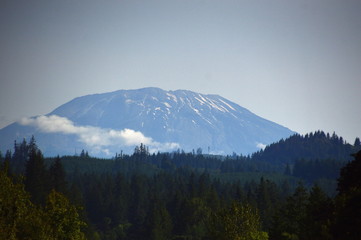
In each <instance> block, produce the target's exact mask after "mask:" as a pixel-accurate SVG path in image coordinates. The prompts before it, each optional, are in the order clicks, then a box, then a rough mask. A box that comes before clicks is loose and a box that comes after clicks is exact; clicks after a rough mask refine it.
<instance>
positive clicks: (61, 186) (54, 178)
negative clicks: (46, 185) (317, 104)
mask: <svg viewBox="0 0 361 240" xmlns="http://www.w3.org/2000/svg"><path fill="white" fill-rule="evenodd" d="M49 173H50V179H51V186H50V188H52V189H54V190H55V191H57V192H61V193H66V192H67V183H66V180H65V170H64V167H63V165H62V163H61V159H60V157H59V156H58V157H57V158H55V160H54V162H53V164H52V165H51V166H50V168H49Z"/></svg>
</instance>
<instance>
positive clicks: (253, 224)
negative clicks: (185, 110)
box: [0, 132, 361, 240]
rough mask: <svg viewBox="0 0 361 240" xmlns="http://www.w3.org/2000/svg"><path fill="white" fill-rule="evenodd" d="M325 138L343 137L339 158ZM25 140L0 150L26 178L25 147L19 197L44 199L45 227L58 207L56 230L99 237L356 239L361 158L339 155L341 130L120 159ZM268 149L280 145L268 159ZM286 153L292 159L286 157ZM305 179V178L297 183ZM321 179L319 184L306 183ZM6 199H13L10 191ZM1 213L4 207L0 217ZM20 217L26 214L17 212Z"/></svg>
mask: <svg viewBox="0 0 361 240" xmlns="http://www.w3.org/2000/svg"><path fill="white" fill-rule="evenodd" d="M305 139H308V141H311V142H312V143H313V144H315V145H314V146H313V147H312V149H308V150H307V151H308V155H307V156H305V154H304V155H302V154H301V156H299V157H295V158H294V156H295V153H292V152H290V151H291V150H290V149H291V148H288V147H285V146H291V145H290V144H291V143H292V144H294V146H300V145H299V144H300V142H303V147H304V148H309V147H310V146H309V144H308V143H307V141H306V142H304V141H305ZM324 145H326V146H329V145H331V146H338V147H337V148H339V149H338V150H337V151H334V153H337V154H336V155H332V153H322V154H324V155H325V156H333V157H329V158H318V157H319V156H321V155H322V154H321V152H322V151H328V150H327V149H328V148H327V147H324ZM341 145H342V146H343V147H341ZM20 146H21V145H17V144H16V148H17V150H16V151H17V153H16V154H13V155H11V153H10V152H8V153H7V154H6V155H5V157H3V156H1V155H0V162H1V169H2V171H3V173H7V174H8V175H9V176H10V177H12V179H13V181H14V182H19V183H20V184H21V179H22V178H21V177H18V175H17V174H19V173H20V171H18V170H17V172H15V173H13V172H12V171H10V172H9V171H8V169H10V170H12V169H17V168H15V167H14V166H16V164H18V163H19V162H20V161H18V162H17V161H14V159H20V157H19V156H21V155H22V154H21V153H22V152H26V153H27V155H26V156H23V159H25V160H26V161H25V162H24V164H25V163H26V164H25V168H24V169H25V171H24V172H25V176H24V183H25V189H26V190H27V191H28V192H25V191H24V192H21V191H20V190H19V189H18V190H16V191H17V192H14V194H15V198H19V199H28V200H24V201H25V205H26V206H27V207H25V208H24V209H25V210H24V211H29V210H26V209H28V208H29V207H30V208H35V209H37V208H38V206H40V205H42V206H43V208H42V209H45V211H46V212H47V215H36V214H44V212H43V213H41V211H40V212H39V211H38V210H36V211H35V212H29V213H28V214H29V216H34V218H32V219H33V220H31V221H32V223H33V225H34V226H35V224H37V225H39V226H42V223H41V221H42V220H41V218H42V217H43V218H44V219H47V218H48V216H50V215H51V216H53V217H54V216H58V217H59V219H61V220H60V221H59V222H58V223H59V224H54V223H51V224H48V225H46V227H47V229H48V230H49V229H52V230H51V231H53V233H52V236H56V237H57V238H64V239H67V237H66V236H70V235H69V234H71V235H72V236H78V237H79V238H80V239H81V238H82V237H84V236H85V237H86V238H88V239H97V240H98V239H114V240H115V239H129V240H132V239H268V236H269V239H277V240H282V239H298V240H306V239H316V240H328V239H330V240H331V239H334V240H338V239H344V238H343V237H344V236H347V239H358V238H357V236H359V235H357V234H361V233H360V232H359V229H360V228H361V227H360V222H359V219H361V213H360V211H358V210H359V209H361V206H360V202H361V197H360V196H361V194H360V192H361V190H360V189H361V187H360V185H361V182H360V181H359V177H358V176H360V174H361V170H360V169H361V168H360V166H359V165H360V164H359V162H360V160H359V157H358V155H356V159H355V161H352V162H350V163H349V164H347V165H346V166H345V167H344V168H342V166H343V164H344V163H345V160H346V158H344V159H341V158H339V157H340V156H341V155H342V154H343V153H346V152H348V151H349V150H350V149H353V148H354V147H355V146H351V145H350V146H351V148H349V147H350V146H349V145H347V144H345V143H344V141H343V140H342V139H340V138H338V137H336V136H332V137H330V136H327V135H324V134H323V133H322V132H317V133H315V134H311V135H307V136H305V137H301V136H298V135H296V136H294V137H291V138H289V139H287V140H284V141H281V142H280V143H278V144H276V145H272V146H270V147H268V148H269V149H268V150H267V148H266V149H265V150H264V151H261V152H259V153H257V154H254V155H253V156H252V157H251V156H247V157H244V156H236V155H233V156H227V157H224V158H222V157H219V156H211V155H202V154H201V153H200V151H197V154H195V153H185V152H181V151H177V152H174V153H157V154H150V153H149V151H148V149H147V147H146V146H144V145H143V144H142V145H141V146H140V147H137V148H135V151H134V154H132V155H124V154H123V153H122V154H120V155H116V157H115V158H114V159H107V160H106V159H97V158H93V157H91V156H89V155H88V154H87V153H86V152H85V151H83V152H82V154H81V156H63V157H57V158H49V159H44V157H43V156H42V154H41V152H40V150H39V149H37V146H36V144H35V139H32V140H31V141H30V143H29V144H27V143H26V141H25V140H24V145H23V146H22V147H20ZM318 147H321V148H322V147H324V149H323V150H322V151H320V150H319V149H317V148H318ZM276 148H277V149H278V150H277V151H278V152H277V151H275V149H276ZM21 149H23V150H24V151H23V150H21ZM342 149H343V150H342ZM25 150H26V151H25ZM267 151H271V152H272V153H274V154H275V155H273V157H275V158H273V160H272V161H271V160H270V159H271V158H268V157H269V156H271V155H269V153H267V154H265V153H266V152H267ZM293 151H294V152H298V150H293ZM305 151H306V150H305ZM307 151H306V152H307ZM341 152H343V153H342V154H341ZM276 153H277V154H276ZM263 154H265V155H263ZM284 154H286V155H287V154H289V155H288V156H284ZM265 156H266V157H265ZM278 156H281V158H280V159H281V160H280V161H279V160H277V159H276V158H278ZM282 159H285V160H284V161H286V159H287V161H286V162H285V163H283V162H282V161H283V160H282ZM316 159H320V160H316ZM267 161H268V162H267ZM8 165H10V167H9V166H8ZM340 168H342V171H341V174H340V177H339V182H338V190H339V194H338V195H337V196H336V197H335V198H331V197H332V196H333V195H327V194H326V193H325V191H324V189H326V188H325V186H328V185H329V181H336V178H337V176H338V169H340ZM19 169H21V167H19ZM3 175H4V174H3ZM13 175H16V176H13ZM4 176H6V174H5V175H4ZM320 178H322V179H320ZM301 179H303V180H304V181H305V183H306V185H302V184H298V185H297V183H298V182H299V181H300V180H301ZM4 182H6V181H4ZM315 182H317V183H321V184H319V185H318V186H317V185H314V186H313V187H312V189H310V188H311V187H310V186H312V184H313V183H315ZM7 185H9V184H7ZM17 186H21V185H17ZM15 188H16V187H15ZM307 188H308V189H307ZM51 189H54V190H56V192H55V191H51ZM59 192H61V193H59ZM29 193H30V195H31V198H30V195H29ZM9 199H10V198H9ZM30 199H31V201H30ZM46 199H48V200H47V203H46ZM68 199H69V200H68ZM7 201H8V202H7V204H11V202H12V201H13V200H7ZM14 203H15V202H14ZM16 203H19V202H16ZM72 204H74V205H72ZM9 206H10V205H9ZM75 206H77V207H75ZM19 207H21V206H20V205H19ZM44 207H45V208H44ZM0 208H1V206H0ZM81 208H82V209H83V210H80V209H81ZM0 210H1V209H0ZM39 216H40V217H39ZM29 219H30V218H29ZM39 219H40V220H39ZM17 221H18V220H17ZM29 221H30V220H29ZM4 222H6V220H5V218H4V216H2V219H0V223H4ZM71 222H72V223H73V224H70V225H69V224H67V223H71ZM84 222H86V223H87V225H88V226H87V227H85V225H84V224H83V223H84ZM49 223H50V221H49ZM19 224H25V223H24V222H23V221H20V220H19ZM30 225H31V224H30ZM30 225H29V226H30ZM73 225H74V226H76V228H75V229H72V228H71V226H73ZM21 226H24V229H25V230H24V231H22V232H23V233H22V234H23V235H22V237H23V238H25V236H33V235H31V234H35V233H36V232H38V233H39V234H45V233H43V232H42V231H43V230H41V229H40V228H39V227H33V228H30V227H29V226H28V225H26V224H25V225H21ZM31 226H32V225H31ZM58 226H64V227H61V228H58ZM65 228H66V229H68V230H63V229H65ZM30 229H31V230H30ZM31 231H33V232H31ZM49 231H50V230H49ZM51 231H50V232H51ZM10 232H11V231H10ZM82 232H83V233H84V234H85V235H83V233H82ZM267 233H269V234H267ZM345 234H346V235H345ZM44 236H45V235H44ZM10 239H11V238H10ZM40 239H41V238H40ZM49 239H51V238H49Z"/></svg>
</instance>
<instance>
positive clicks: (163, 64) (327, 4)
mask: <svg viewBox="0 0 361 240" xmlns="http://www.w3.org/2000/svg"><path fill="white" fill-rule="evenodd" d="M0 84H1V85H0V127H4V126H5V125H7V124H9V123H10V122H13V121H16V120H19V119H20V118H21V117H29V116H34V115H41V114H47V113H49V112H50V111H52V110H53V109H54V108H56V107H58V106H59V105H61V104H63V103H65V102H67V101H70V100H71V99H73V98H75V97H78V96H82V95H87V94H93V93H103V92H109V91H115V90H119V89H136V88H142V87H149V86H154V87H160V88H162V89H165V90H176V89H188V90H192V91H196V92H201V93H211V94H219V95H221V96H223V97H225V98H227V99H229V100H232V101H234V102H236V103H238V104H239V105H241V106H243V107H246V108H248V109H249V110H251V111H252V112H254V113H255V114H257V115H260V116H261V117H264V118H266V119H269V120H272V121H274V122H277V123H279V124H282V125H284V126H286V127H288V128H290V129H292V130H294V131H297V132H299V133H302V134H304V133H307V132H310V131H315V130H318V129H321V130H324V131H327V132H330V133H332V132H333V131H335V132H336V133H337V134H338V135H340V136H343V137H344V138H345V139H346V140H348V141H349V142H351V143H353V141H354V139H355V137H357V136H361V1H359V0H355V1H349V0H339V1H333V0H324V1H321V0H319V1H318V0H302V1H296V0H264V1H257V0H250V1H241V0H233V1H231V0H218V1H215V0H203V1H202V0H164V1H152V0H143V1H141V0H139V1H138V0H129V1H125V0H118V1H100V0H99V1H90V0H84V1H81V0H61V1H49V0H43V1H40V0H34V1H32V0H24V1H18V0H5V1H4V0H0Z"/></svg>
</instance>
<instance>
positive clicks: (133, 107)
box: [0, 88, 294, 156]
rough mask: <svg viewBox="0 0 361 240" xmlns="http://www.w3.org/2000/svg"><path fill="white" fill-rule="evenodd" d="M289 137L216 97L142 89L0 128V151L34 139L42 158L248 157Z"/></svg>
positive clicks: (78, 101)
mask: <svg viewBox="0 0 361 240" xmlns="http://www.w3.org/2000/svg"><path fill="white" fill-rule="evenodd" d="M293 133H294V132H292V131H291V130H289V129H287V128H285V127H283V126H280V125H278V124H276V123H274V122H271V121H268V120H266V119H263V118H261V117H259V116H257V115H255V114H253V113H252V112H250V111H249V110H247V109H245V108H243V107H241V106H239V105H238V104H236V103H233V102H231V101H229V100H227V99H225V98H223V97H221V96H218V95H208V94H200V93H195V92H191V91H187V90H176V91H164V90H162V89H159V88H142V89H137V90H119V91H115V92H110V93H103V94H94V95H87V96H83V97H78V98H75V99H73V100H72V101H70V102H68V103H66V104H64V105H61V106H60V107H58V108H57V109H55V110H54V111H52V112H51V113H49V114H47V115H45V116H38V117H32V118H25V119H22V120H21V121H19V122H17V123H13V124H11V125H9V126H7V127H5V128H3V129H1V130H0V144H1V146H2V148H1V150H4V149H3V148H4V147H8V148H9V146H10V147H11V144H12V143H13V141H14V140H15V139H16V140H17V141H20V140H22V138H24V137H25V138H28V137H29V136H31V135H34V136H35V138H36V139H37V141H38V145H39V146H40V148H41V149H42V150H43V152H44V153H45V154H46V155H55V154H74V151H75V152H76V151H77V149H78V150H81V149H86V150H88V151H89V152H90V153H91V154H94V155H98V156H99V155H112V154H115V153H116V152H118V153H119V152H120V151H121V150H124V151H125V152H128V151H132V150H133V149H134V146H136V145H139V144H140V143H144V144H145V145H147V146H148V147H149V148H150V150H151V151H172V150H177V149H183V150H185V151H191V150H192V149H203V153H215V154H231V153H233V152H236V153H242V154H248V153H252V152H254V151H256V150H259V149H260V148H262V147H264V146H265V145H267V144H270V143H273V142H275V141H278V140H280V139H281V138H286V137H288V136H290V135H292V134H293Z"/></svg>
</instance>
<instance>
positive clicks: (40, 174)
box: [24, 141, 49, 205]
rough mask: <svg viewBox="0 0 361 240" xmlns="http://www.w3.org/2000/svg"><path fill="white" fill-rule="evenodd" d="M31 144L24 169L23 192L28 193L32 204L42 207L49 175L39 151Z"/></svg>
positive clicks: (47, 188) (47, 189) (47, 187)
mask: <svg viewBox="0 0 361 240" xmlns="http://www.w3.org/2000/svg"><path fill="white" fill-rule="evenodd" d="M31 143H32V144H30V145H29V159H28V161H27V162H26V169H25V182H24V183H25V190H26V191H28V192H29V193H30V195H31V200H32V201H33V203H35V204H43V205H44V204H45V198H46V195H47V194H48V192H49V185H48V183H49V175H48V171H47V169H46V167H45V163H44V158H43V155H42V153H41V151H40V150H39V149H38V148H37V146H36V144H35V141H34V142H31Z"/></svg>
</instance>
